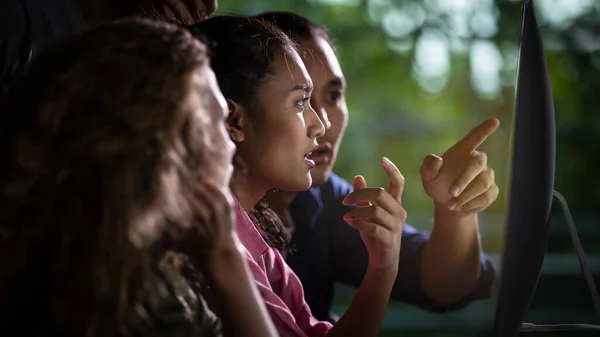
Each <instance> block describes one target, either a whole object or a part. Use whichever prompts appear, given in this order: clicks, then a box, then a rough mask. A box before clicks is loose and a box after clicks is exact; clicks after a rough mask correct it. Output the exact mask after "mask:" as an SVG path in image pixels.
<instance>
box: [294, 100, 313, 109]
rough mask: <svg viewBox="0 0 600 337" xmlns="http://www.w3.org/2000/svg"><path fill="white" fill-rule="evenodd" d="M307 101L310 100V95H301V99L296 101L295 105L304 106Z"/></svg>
mask: <svg viewBox="0 0 600 337" xmlns="http://www.w3.org/2000/svg"><path fill="white" fill-rule="evenodd" d="M308 101H310V97H302V99H300V100H298V101H296V105H297V106H299V107H302V108H304V107H305V106H306V103H307V102H308Z"/></svg>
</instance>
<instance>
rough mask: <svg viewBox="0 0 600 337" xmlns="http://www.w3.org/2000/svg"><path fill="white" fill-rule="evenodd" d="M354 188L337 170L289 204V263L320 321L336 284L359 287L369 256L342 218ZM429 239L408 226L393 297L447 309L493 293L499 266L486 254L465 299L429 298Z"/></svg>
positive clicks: (327, 312)
mask: <svg viewBox="0 0 600 337" xmlns="http://www.w3.org/2000/svg"><path fill="white" fill-rule="evenodd" d="M352 190H353V188H352V185H351V184H350V183H348V182H347V181H346V180H344V179H342V178H340V177H339V176H337V175H335V174H332V175H331V178H330V179H329V181H328V182H327V184H325V185H323V186H319V187H312V188H310V189H309V190H308V191H305V192H301V193H298V194H297V195H296V197H295V198H294V200H293V201H292V203H291V205H290V208H289V210H290V214H291V217H292V219H293V221H294V224H295V230H294V232H293V234H292V243H293V244H294V245H295V247H296V251H295V252H293V253H291V254H289V255H288V257H287V262H288V264H289V265H290V267H291V268H292V269H293V270H294V272H296V274H297V275H298V277H299V278H300V280H301V281H302V286H303V287H304V292H305V298H306V301H307V302H308V304H309V306H310V309H311V311H312V313H313V315H314V316H315V317H316V318H317V319H320V320H327V318H328V316H329V313H330V309H331V304H332V301H333V290H334V284H335V283H336V282H340V283H343V284H347V285H351V286H354V287H359V286H360V283H361V281H362V278H363V275H364V274H365V271H366V269H367V263H368V261H369V254H368V252H367V249H366V247H365V245H364V244H363V242H362V239H361V237H360V234H359V233H358V231H357V230H355V229H354V228H352V227H350V226H349V225H348V224H347V223H346V222H345V221H344V220H343V216H344V215H345V214H346V213H347V212H348V211H349V210H350V207H347V206H344V205H343V204H342V200H343V199H344V198H345V197H346V196H347V195H348V194H350V193H351V192H352ZM428 239H429V234H428V233H424V232H420V231H417V230H416V229H415V228H414V227H412V226H410V225H408V224H406V225H404V231H403V233H402V247H401V251H400V264H399V269H398V277H397V278H396V282H395V284H394V287H393V289H392V295H391V297H392V298H393V299H395V300H399V301H403V302H407V303H409V304H412V305H415V306H418V307H421V308H423V309H427V310H430V311H434V312H444V311H448V310H455V309H460V308H463V307H465V306H466V305H467V304H469V303H470V302H472V301H474V300H477V299H484V298H488V297H489V296H490V295H491V290H492V286H493V283H494V280H495V274H496V271H495V267H494V263H493V261H492V260H491V259H490V258H489V257H488V256H486V255H485V254H482V255H481V277H480V278H479V280H478V282H477V284H476V286H475V287H474V288H473V290H472V291H471V293H470V294H468V295H467V296H466V297H465V298H463V299H461V300H460V301H458V302H456V303H453V304H451V305H445V306H440V305H438V304H437V303H435V302H434V301H433V300H432V299H430V298H429V297H427V295H426V294H425V293H424V292H423V290H422V289H421V283H420V266H421V248H422V247H424V244H425V243H426V242H427V240H428Z"/></svg>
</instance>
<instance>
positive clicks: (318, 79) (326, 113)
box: [299, 37, 348, 186]
mask: <svg viewBox="0 0 600 337" xmlns="http://www.w3.org/2000/svg"><path fill="white" fill-rule="evenodd" d="M299 43H300V45H301V47H302V48H305V49H307V50H308V52H307V53H305V55H304V57H303V61H304V64H305V65H306V69H307V70H308V74H309V75H310V77H311V78H312V81H313V85H314V92H313V94H312V96H311V100H310V104H311V106H312V107H313V109H314V110H315V111H316V112H317V114H318V115H319V117H320V118H321V120H322V121H323V124H324V125H325V130H326V131H325V135H324V136H323V137H321V138H319V139H318V142H319V149H318V150H317V151H314V152H313V153H312V155H311V156H310V159H312V160H313V161H314V162H315V164H316V167H315V169H313V170H312V171H311V175H312V180H313V186H318V185H323V184H325V183H326V182H327V180H328V179H329V175H330V174H331V170H332V169H333V165H334V164H335V159H336V158H337V153H338V150H339V148H340V144H341V142H342V138H343V136H344V132H345V130H346V126H347V125H348V108H347V106H346V98H345V96H344V93H345V90H346V80H345V79H344V74H343V73H342V68H341V67H340V63H339V61H338V59H337V57H336V55H335V52H334V51H333V49H332V48H331V46H330V45H329V43H328V42H327V40H325V39H324V38H322V37H316V38H315V39H301V40H300V41H299Z"/></svg>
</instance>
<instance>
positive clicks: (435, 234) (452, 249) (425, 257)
mask: <svg viewBox="0 0 600 337" xmlns="http://www.w3.org/2000/svg"><path fill="white" fill-rule="evenodd" d="M480 255H481V241H480V238H479V229H478V223H477V214H472V215H466V216H463V215H457V214H456V213H454V212H451V211H449V210H447V209H446V208H445V207H444V206H436V207H435V217H434V227H433V230H432V231H431V235H430V237H429V240H428V242H427V243H426V244H425V247H424V248H423V251H422V255H421V275H420V276H421V287H422V289H423V291H424V292H425V293H426V294H427V296H428V297H430V298H431V299H432V300H434V301H435V302H436V303H438V304H441V305H445V304H450V303H453V302H456V301H459V300H460V299H462V298H463V297H464V296H466V295H467V294H468V293H470V291H471V290H472V289H473V287H474V286H475V284H476V283H477V280H478V278H479V275H480V273H481V262H480Z"/></svg>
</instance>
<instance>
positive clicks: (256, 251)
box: [235, 199, 269, 261]
mask: <svg viewBox="0 0 600 337" xmlns="http://www.w3.org/2000/svg"><path fill="white" fill-rule="evenodd" d="M235 218H236V232H237V235H238V238H239V239H240V241H241V242H242V244H243V245H244V247H246V249H247V250H248V252H250V255H252V258H253V259H254V260H255V261H257V260H258V259H260V258H261V257H262V256H263V255H264V254H265V253H266V252H267V250H268V249H269V245H267V243H266V242H265V240H264V239H263V238H262V236H261V235H260V233H259V232H258V230H257V229H256V227H254V223H253V222H252V220H250V217H249V216H248V213H246V211H245V210H244V208H243V207H242V205H241V204H240V203H239V202H238V201H237V199H236V200H235Z"/></svg>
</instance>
